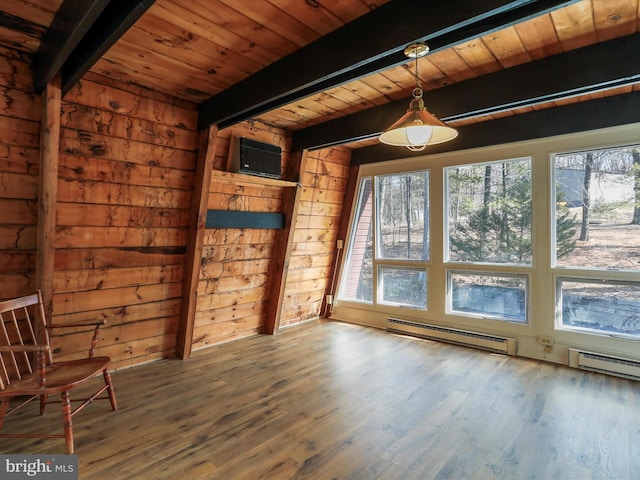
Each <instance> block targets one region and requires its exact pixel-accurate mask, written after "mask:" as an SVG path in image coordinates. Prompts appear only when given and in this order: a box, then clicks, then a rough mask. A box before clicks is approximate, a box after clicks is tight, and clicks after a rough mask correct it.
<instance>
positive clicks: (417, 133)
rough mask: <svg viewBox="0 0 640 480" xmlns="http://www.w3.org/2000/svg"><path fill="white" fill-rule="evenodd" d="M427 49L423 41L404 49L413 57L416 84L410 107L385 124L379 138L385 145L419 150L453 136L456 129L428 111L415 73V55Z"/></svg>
mask: <svg viewBox="0 0 640 480" xmlns="http://www.w3.org/2000/svg"><path fill="white" fill-rule="evenodd" d="M427 53H429V47H428V46H427V44H426V43H422V42H419V43H412V44H411V45H409V46H407V47H406V48H405V49H404V54H405V55H406V56H407V57H409V58H415V79H416V86H415V88H414V89H413V92H412V95H413V99H412V100H411V102H410V103H409V109H408V110H407V113H405V114H404V115H403V116H402V117H401V118H400V119H399V120H398V121H397V122H395V123H394V124H393V125H391V126H390V127H389V128H387V129H386V130H385V131H384V132H382V135H380V141H381V142H382V143H386V144H387V145H393V146H398V147H407V148H408V149H409V150H411V151H412V152H420V151H422V150H424V149H425V147H426V146H427V145H434V144H436V143H443V142H447V141H449V140H453V139H454V138H456V137H457V136H458V132H457V131H456V130H455V129H453V128H451V127H449V126H448V125H446V124H445V123H444V122H442V121H440V120H439V119H437V118H436V117H435V116H433V115H432V114H430V113H429V112H427V109H426V108H425V106H424V101H423V100H422V94H423V90H422V85H421V84H420V77H419V76H418V58H420V57H424V56H425V55H426V54H427Z"/></svg>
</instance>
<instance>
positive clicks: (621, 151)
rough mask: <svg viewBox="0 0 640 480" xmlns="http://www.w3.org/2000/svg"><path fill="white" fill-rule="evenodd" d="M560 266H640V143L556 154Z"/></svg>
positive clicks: (636, 268)
mask: <svg viewBox="0 0 640 480" xmlns="http://www.w3.org/2000/svg"><path fill="white" fill-rule="evenodd" d="M554 178H555V199H556V202H555V235H554V243H555V266H557V267H570V268H587V269H596V270H634V271H640V248H639V247H640V146H637V145H636V146H631V147H618V148H610V149H606V150H593V151H586V152H571V153H562V154H556V155H554Z"/></svg>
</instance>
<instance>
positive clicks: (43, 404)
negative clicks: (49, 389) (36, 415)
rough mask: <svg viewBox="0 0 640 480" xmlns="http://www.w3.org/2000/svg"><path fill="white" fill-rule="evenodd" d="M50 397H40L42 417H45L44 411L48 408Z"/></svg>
mask: <svg viewBox="0 0 640 480" xmlns="http://www.w3.org/2000/svg"><path fill="white" fill-rule="evenodd" d="M48 398H49V396H48V395H40V415H44V411H45V409H46V408H47V399H48Z"/></svg>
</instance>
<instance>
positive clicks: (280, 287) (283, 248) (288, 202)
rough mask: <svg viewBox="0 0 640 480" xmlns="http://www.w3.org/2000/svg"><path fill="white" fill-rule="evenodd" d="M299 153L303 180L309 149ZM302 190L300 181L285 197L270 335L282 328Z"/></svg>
mask: <svg viewBox="0 0 640 480" xmlns="http://www.w3.org/2000/svg"><path fill="white" fill-rule="evenodd" d="M297 155H300V162H295V163H296V164H298V165H299V168H298V178H299V179H300V181H302V173H303V172H304V169H305V165H306V162H307V150H303V151H301V152H298V153H297ZM301 190H302V185H301V184H300V183H298V185H297V186H296V187H294V188H287V190H286V191H285V195H284V199H283V205H284V208H285V228H284V229H283V230H282V231H281V232H280V235H278V237H279V238H278V242H277V250H276V252H275V258H274V261H273V267H271V271H272V272H273V276H272V278H271V281H270V284H271V291H270V292H271V295H269V304H268V307H267V320H266V327H265V330H266V332H265V333H268V334H269V335H275V334H277V333H278V330H279V329H280V318H281V316H282V303H283V301H284V294H285V287H286V284H287V274H288V271H289V257H290V256H291V249H292V246H293V234H294V230H295V229H294V228H293V226H294V224H295V221H296V218H297V217H298V207H299V205H300V193H301Z"/></svg>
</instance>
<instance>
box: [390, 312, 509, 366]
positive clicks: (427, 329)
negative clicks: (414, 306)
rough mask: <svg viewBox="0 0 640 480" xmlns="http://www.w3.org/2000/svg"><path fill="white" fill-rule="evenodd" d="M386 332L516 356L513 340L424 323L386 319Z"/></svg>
mask: <svg viewBox="0 0 640 480" xmlns="http://www.w3.org/2000/svg"><path fill="white" fill-rule="evenodd" d="M387 331H388V332H393V333H402V334H405V335H412V336H414V337H420V338H426V339H428V340H437V341H441V342H447V343H454V344H456V345H463V346H465V347H474V348H481V349H483V350H489V351H491V352H498V353H505V354H507V355H514V356H515V354H516V340H515V338H504V337H496V336H493V335H485V334H482V333H477V332H470V331H467V330H458V329H455V328H447V327H440V326H437V325H427V324H425V323H416V322H409V321H407V320H401V319H398V318H391V317H389V318H387Z"/></svg>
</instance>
